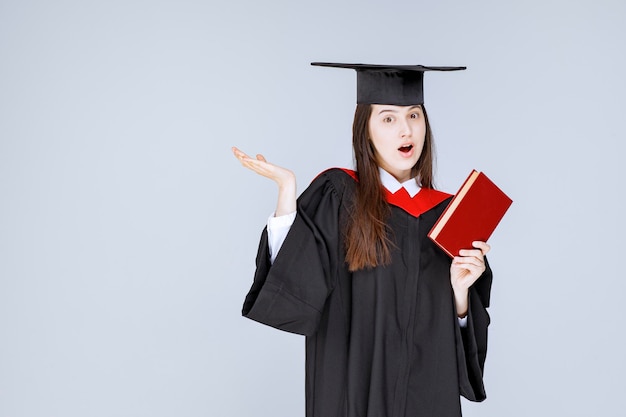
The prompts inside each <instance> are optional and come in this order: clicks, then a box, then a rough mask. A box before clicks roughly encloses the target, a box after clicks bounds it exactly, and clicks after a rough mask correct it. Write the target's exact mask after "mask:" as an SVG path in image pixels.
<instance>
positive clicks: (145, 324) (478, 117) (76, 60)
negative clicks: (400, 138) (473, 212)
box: [0, 0, 626, 417]
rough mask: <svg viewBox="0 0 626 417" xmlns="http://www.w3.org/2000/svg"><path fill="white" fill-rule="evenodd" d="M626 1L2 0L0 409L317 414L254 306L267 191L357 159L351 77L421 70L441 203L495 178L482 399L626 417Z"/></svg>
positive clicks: (292, 355)
mask: <svg viewBox="0 0 626 417" xmlns="http://www.w3.org/2000/svg"><path fill="white" fill-rule="evenodd" d="M625 17H626V3H624V2H623V1H618V0H615V1H610V0H603V1H580V0H578V1H565V0H563V1H554V0H532V1H523V2H521V1H520V2H503V1H485V0H481V1H467V0H463V1H452V0H444V1H428V2H425V1H404V2H402V1H385V2H383V1H377V2H375V1H366V0H361V1H340V0H335V1H319V0H318V1H315V2H306V3H304V2H297V1H253V0H249V1H228V2H217V1H193V0H187V1H185V0H182V1H180V0H179V1H171V0H170V1H158V0H157V1H139V0H125V1H119V0H113V1H99V2H91V1H77V0H75V1H29V0H20V1H17V0H15V1H6V0H2V1H0V416H1V417H22V416H28V417H35V416H42V417H51V416H60V417H61V416H63V417H74V416H151V417H158V416H252V415H254V416H299V415H300V416H301V415H304V379H303V367H304V349H303V345H304V343H303V339H302V338H301V337H299V336H295V335H291V334H286V333H282V332H278V331H275V330H273V329H270V328H266V327H265V326H261V325H258V324H256V323H254V322H251V321H248V320H246V319H243V318H241V317H240V309H241V303H242V300H243V297H244V296H245V294H246V292H247V290H248V287H249V285H250V283H251V280H252V273H253V269H254V256H255V254H256V248H257V239H258V236H259V234H260V231H261V229H262V227H263V224H264V222H265V221H266V218H267V216H268V215H269V214H270V213H271V211H272V210H273V208H274V200H275V196H276V191H275V187H274V185H273V184H272V183H270V182H269V181H267V180H265V179H263V178H260V177H256V176H255V175H253V174H252V173H251V172H249V171H247V170H245V169H243V168H241V167H240V166H239V164H238V163H237V161H236V160H235V159H234V158H233V157H232V156H231V154H230V147H231V146H232V145H237V146H239V147H241V148H242V149H243V150H245V151H247V152H250V153H255V152H263V153H264V154H265V155H266V156H267V158H268V159H270V160H271V161H274V162H276V163H278V164H281V165H285V166H288V167H290V168H292V169H293V170H294V171H295V172H296V174H297V176H298V179H299V191H302V190H303V189H304V187H306V185H307V184H308V183H309V182H310V181H311V179H312V178H313V177H314V176H315V175H316V174H317V173H318V172H319V171H321V170H323V169H325V168H327V167H330V166H347V167H349V166H351V159H352V156H351V149H350V128H351V120H352V114H353V109H354V94H355V93H354V86H355V77H354V73H353V72H352V71H347V70H336V69H323V68H314V67H311V66H309V63H310V62H311V61H316V60H319V61H338V62H367V63H396V64H425V65H467V66H468V70H467V71H464V72H462V73H449V74H427V75H426V92H425V94H426V103H427V108H428V111H429V115H430V117H431V123H432V125H433V128H434V133H435V139H436V143H437V150H438V158H439V159H438V161H439V163H438V171H437V172H438V176H437V179H438V185H439V188H441V189H443V190H446V191H449V192H454V191H456V189H457V188H458V186H459V185H460V184H461V182H462V181H463V179H464V178H465V176H466V175H467V174H468V173H469V171H470V169H472V168H476V169H479V170H483V171H484V172H485V173H487V175H489V176H490V177H491V178H492V179H493V180H494V181H495V182H496V183H498V184H499V185H500V186H501V187H502V188H503V189H504V190H505V191H506V192H507V193H508V194H510V196H511V197H512V198H513V200H514V201H515V202H514V204H513V206H512V208H511V210H510V211H509V213H508V214H507V216H506V217H505V219H504V220H503V222H502V223H501V225H500V227H499V228H498V229H497V231H496V233H495V234H494V236H493V238H492V240H491V243H492V247H493V250H492V253H491V257H490V259H491V263H492V267H493V269H494V271H495V283H494V287H493V303H492V307H491V309H490V311H491V315H492V319H493V321H492V326H491V333H490V345H489V355H488V358H487V364H486V371H485V381H486V384H487V391H488V399H487V401H486V402H485V403H482V404H478V405H475V404H470V403H468V402H466V401H464V402H463V407H464V415H466V416H484V417H486V416H505V415H506V416H531V415H532V416H554V415H568V416H591V415H598V416H623V415H624V413H625V412H624V410H623V401H621V400H620V397H621V396H622V395H623V393H624V389H625V388H626V386H625V383H624V379H623V376H624V374H625V372H626V363H625V360H624V353H623V352H624V348H625V346H624V345H625V343H624V342H625V338H624V336H623V328H624V318H623V317H624V314H623V311H624V308H623V304H624V303H623V300H624V294H625V293H626V284H625V283H624V278H625V277H624V272H623V271H624V266H623V265H622V260H623V255H622V252H623V248H622V247H621V243H622V241H623V239H622V237H623V236H624V234H625V232H626V230H625V227H624V221H623V220H622V219H623V217H622V216H623V212H624V209H625V207H624V202H623V199H622V197H621V196H620V195H621V194H623V191H624V186H623V180H624V179H625V178H626V175H625V174H626V172H625V169H624V164H623V162H622V160H623V145H622V142H623V140H624V133H623V131H624V129H623V123H624V111H625V110H626V106H625V105H624V97H626V81H625V77H624V75H623V71H624V68H626V54H625V53H624V43H625V41H626V24H624V22H625Z"/></svg>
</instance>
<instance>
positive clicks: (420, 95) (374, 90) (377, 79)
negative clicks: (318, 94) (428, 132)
mask: <svg viewBox="0 0 626 417" xmlns="http://www.w3.org/2000/svg"><path fill="white" fill-rule="evenodd" d="M311 65H315V66H319V67H333V68H349V69H354V70H356V90H357V93H356V102H357V103H358V104H393V105H397V106H412V105H415V104H424V72H425V71H458V70H464V69H465V68H466V67H426V66H424V65H371V64H338V63H332V62H311Z"/></svg>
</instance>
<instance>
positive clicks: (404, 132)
mask: <svg viewBox="0 0 626 417" xmlns="http://www.w3.org/2000/svg"><path fill="white" fill-rule="evenodd" d="M412 133H413V130H412V129H411V124H410V123H409V121H408V120H404V121H403V123H402V125H401V126H400V136H402V137H403V138H404V137H407V136H409V137H410V136H411V134H412Z"/></svg>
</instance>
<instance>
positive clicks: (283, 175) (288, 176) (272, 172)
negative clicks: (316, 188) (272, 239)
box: [232, 146, 296, 216]
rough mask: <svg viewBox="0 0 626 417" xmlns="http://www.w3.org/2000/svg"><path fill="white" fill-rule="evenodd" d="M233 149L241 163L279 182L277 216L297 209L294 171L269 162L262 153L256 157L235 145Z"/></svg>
mask: <svg viewBox="0 0 626 417" xmlns="http://www.w3.org/2000/svg"><path fill="white" fill-rule="evenodd" d="M232 149H233V154H234V155H235V157H236V158H237V159H238V160H239V162H241V165H243V166H244V167H246V168H248V169H250V170H251V171H254V172H256V173H257V174H259V175H262V176H264V177H266V178H269V179H271V180H273V181H274V182H276V184H278V204H277V206H276V214H275V215H276V216H282V215H284V214H289V213H293V212H294V211H296V176H295V174H294V173H293V172H292V171H290V170H288V169H286V168H282V167H279V166H278V165H274V164H271V163H269V162H267V160H266V159H265V157H264V156H263V155H261V154H257V156H256V159H254V158H252V157H250V156H248V155H246V154H245V153H244V152H242V151H241V150H239V149H238V148H236V147H234V146H233V148H232Z"/></svg>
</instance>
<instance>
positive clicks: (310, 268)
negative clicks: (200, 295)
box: [242, 173, 341, 336]
mask: <svg viewBox="0 0 626 417" xmlns="http://www.w3.org/2000/svg"><path fill="white" fill-rule="evenodd" d="M340 206H341V198H340V195H339V194H338V193H337V191H336V189H335V186H334V185H333V183H332V182H331V181H330V180H329V178H328V174H327V173H323V174H321V175H320V176H318V177H317V178H316V179H315V180H314V181H313V182H312V183H311V185H310V186H309V188H307V190H305V191H304V193H302V195H301V196H300V197H299V198H298V204H297V213H296V217H295V219H294V222H293V224H292V225H291V228H290V229H289V232H288V234H287V237H286V238H285V241H284V243H283V245H282V246H281V248H280V250H279V252H278V255H277V257H276V259H275V261H274V262H273V263H272V262H271V260H270V254H269V248H268V239H267V228H265V229H264V230H263V233H262V235H261V241H260V244H259V250H258V253H257V258H256V272H255V276H254V282H253V284H252V287H251V289H250V291H249V293H248V295H247V296H246V299H245V301H244V305H243V309H242V314H243V316H244V317H247V318H250V319H252V320H255V321H258V322H260V323H263V324H266V325H269V326H272V327H275V328H277V329H280V330H284V331H288V332H292V333H297V334H302V335H306V336H311V335H313V334H314V333H315V332H316V330H317V326H318V323H319V320H320V318H321V315H322V311H323V309H324V304H325V302H326V299H327V298H328V296H329V294H330V292H331V291H332V289H333V286H334V277H335V276H336V273H335V271H336V268H337V262H338V256H337V255H338V251H339V247H338V246H339V241H340V233H339V224H338V218H339V209H340Z"/></svg>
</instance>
